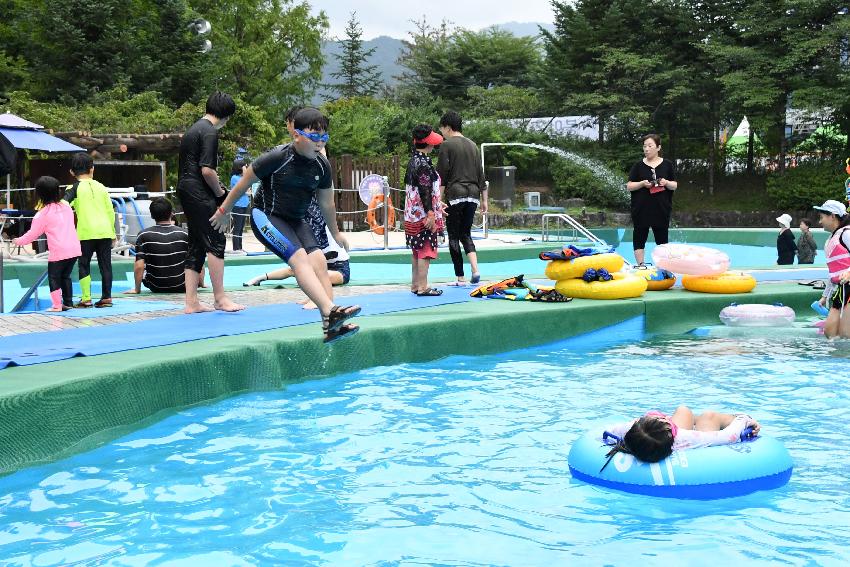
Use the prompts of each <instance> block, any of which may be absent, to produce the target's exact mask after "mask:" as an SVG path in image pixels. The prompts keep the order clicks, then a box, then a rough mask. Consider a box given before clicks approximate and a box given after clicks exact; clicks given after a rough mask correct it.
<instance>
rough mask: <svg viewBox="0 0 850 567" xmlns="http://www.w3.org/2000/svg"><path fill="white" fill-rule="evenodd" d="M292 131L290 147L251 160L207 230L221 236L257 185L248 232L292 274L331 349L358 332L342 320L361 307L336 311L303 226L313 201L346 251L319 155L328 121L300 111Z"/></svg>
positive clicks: (320, 257)
mask: <svg viewBox="0 0 850 567" xmlns="http://www.w3.org/2000/svg"><path fill="white" fill-rule="evenodd" d="M293 126H294V132H295V137H294V140H293V142H292V143H291V144H285V145H281V146H278V147H276V148H274V149H272V150H270V151H268V152H266V153H264V154H263V155H261V156H260V157H258V158H257V159H256V160H254V162H253V163H252V164H251V165H250V166H248V169H247V170H246V171H245V174H244V175H243V176H242V179H241V180H239V182H238V183H237V184H236V185H235V186H234V187H233V189H232V190H231V191H230V194H229V195H228V196H227V198H226V199H225V200H224V203H222V204H221V206H220V207H219V208H218V209H217V210H216V212H215V214H213V216H212V217H211V218H210V224H211V225H212V226H213V227H214V228H216V229H218V230H219V231H220V232H221V233H222V234H224V232H225V231H226V230H227V227H228V226H229V222H230V218H229V217H230V211H231V210H232V209H233V204H234V203H235V202H236V201H237V199H239V197H240V196H242V194H243V193H244V192H245V191H246V190H247V189H248V187H250V186H251V185H252V184H253V183H254V182H256V181H257V180H258V179H259V180H260V182H261V185H260V189H259V190H258V191H256V193H255V194H254V208H253V209H252V211H251V228H252V230H253V232H254V235H255V236H256V237H257V239H258V240H259V241H260V242H262V243H263V244H264V245H265V246H266V247H267V248H268V249H269V250H271V251H272V252H274V253H275V254H277V255H278V256H279V257H280V258H281V259H283V260H284V261H285V262H286V263H287V264H289V266H290V267H291V268H292V271H293V272H295V279H296V280H297V281H298V285H299V286H300V287H301V289H302V291H304V293H305V294H307V297H309V298H310V299H311V300H312V301H313V303H315V304H316V306H318V308H319V311H320V312H321V314H322V328H323V330H324V332H325V342H326V343H329V342H332V341H335V340H337V339H340V338H343V337H346V336H350V335H353V334H354V333H356V332H357V331H358V330H359V327H358V326H357V325H352V324H350V323H346V320H347V319H350V318H351V317H354V316H355V315H357V314H358V313H359V312H360V307H358V306H356V305H350V306H345V307H342V306H339V305H334V303H333V300H332V299H331V298H332V297H333V291H332V288H331V281H330V278H329V276H328V268H327V262H326V260H325V255H324V254H323V253H322V249H321V248H319V245H318V244H317V243H316V237H315V235H314V234H313V230H312V228H311V227H310V224H309V223H308V222H307V221H306V220H304V217H305V216H306V214H307V208H308V207H309V206H310V201H311V200H312V199H313V196H314V195H315V196H316V197H317V200H318V203H319V208H320V209H321V210H322V215H323V216H324V218H325V223H327V226H328V229H329V230H330V232H331V235H332V236H333V237H334V239H335V240H336V241H337V242H338V243H339V244H340V245H341V246H342V247H343V248H345V249H346V250H347V249H348V243H347V242H346V241H345V239H344V237H343V236H342V234H341V233H340V232H339V228H338V226H337V223H336V207H335V205H334V196H333V188H332V186H331V185H332V177H331V168H330V163H329V162H328V159H327V158H326V157H325V156H323V155H322V154H321V150H322V148H324V146H325V144H326V143H327V141H328V135H327V134H326V132H327V129H328V119H327V118H326V117H325V116H324V115H323V114H322V113H321V112H319V111H318V110H316V109H315V108H304V109H301V110H299V111H298V112H297V113H296V115H295V120H294V124H293Z"/></svg>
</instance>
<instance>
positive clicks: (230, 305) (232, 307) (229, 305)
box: [215, 298, 245, 313]
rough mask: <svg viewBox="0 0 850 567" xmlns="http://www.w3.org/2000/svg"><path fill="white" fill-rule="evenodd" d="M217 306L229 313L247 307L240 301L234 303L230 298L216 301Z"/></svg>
mask: <svg viewBox="0 0 850 567" xmlns="http://www.w3.org/2000/svg"><path fill="white" fill-rule="evenodd" d="M215 308H216V309H218V310H219V311H227V312H228V313H233V312H234V311H242V310H243V309H245V306H244V305H240V304H238V303H234V302H232V301H230V299H228V298H224V300H222V301H216V302H215Z"/></svg>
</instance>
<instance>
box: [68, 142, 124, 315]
mask: <svg viewBox="0 0 850 567" xmlns="http://www.w3.org/2000/svg"><path fill="white" fill-rule="evenodd" d="M71 173H72V174H73V175H74V177H76V178H77V181H76V183H74V184H73V185H71V187H70V188H69V189H68V192H67V193H65V200H66V201H68V203H70V204H71V206H72V207H73V208H74V211H75V212H76V213H77V237H79V239H80V249H81V250H82V255H81V256H80V261H79V274H80V288H82V297H81V298H80V302H79V303H77V304H76V305H75V306H74V307H91V306H92V301H91V257H92V254H97V267H98V269H99V270H100V280H101V295H100V300H99V301H98V302H97V303H95V304H94V306H95V307H112V244H113V242H114V241H115V211H114V210H113V209H112V199H110V198H109V192H108V191H107V190H106V187H104V186H103V184H102V183H100V182H98V181H95V180H94V160H93V159H92V157H91V156H90V155H88V154H86V153H78V154H74V156H73V157H72V158H71Z"/></svg>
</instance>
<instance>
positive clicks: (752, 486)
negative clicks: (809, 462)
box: [567, 425, 794, 500]
mask: <svg viewBox="0 0 850 567" xmlns="http://www.w3.org/2000/svg"><path fill="white" fill-rule="evenodd" d="M602 427H604V426H602V425H600V429H598V430H595V431H590V432H588V433H586V434H585V435H583V436H582V437H580V438H579V439H578V440H576V442H575V443H573V446H572V447H571V448H570V454H569V457H568V458H567V460H568V464H569V467H570V472H571V473H572V475H573V477H574V478H576V479H579V480H582V481H584V482H587V483H590V484H594V485H597V486H602V487H605V488H612V489H615V490H622V491H625V492H632V493H635V494H645V495H649V496H661V497H666V498H683V499H692V500H711V499H716V498H729V497H732V496H740V495H743V494H749V493H751V492H755V491H757V490H768V489H772V488H779V487H780V486H783V485H785V484H786V483H787V482H788V480H789V479H790V478H791V472H792V470H793V467H794V463H793V462H792V461H791V457H790V455H789V454H788V451H787V450H786V449H785V447H784V446H783V445H782V443H780V442H779V441H778V440H776V439H772V438H769V437H761V436H759V437H756V438H755V439H753V440H752V441H744V442H740V443H733V444H731V445H719V446H715V447H703V448H700V449H687V450H684V451H673V454H672V455H670V456H669V457H667V458H666V459H664V460H663V461H660V462H658V463H644V462H642V461H639V460H638V459H636V458H635V457H633V456H632V455H628V454H625V453H617V454H616V455H615V456H614V458H613V459H612V460H611V463H610V464H609V465H608V466H607V467H605V470H603V471H600V469H601V468H602V466H603V465H604V464H605V461H606V460H607V458H606V456H605V454H606V453H607V452H608V450H609V449H610V447H608V446H607V445H604V444H603V443H602V429H601V428H602Z"/></svg>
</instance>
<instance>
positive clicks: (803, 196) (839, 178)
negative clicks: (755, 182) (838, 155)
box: [767, 162, 847, 211]
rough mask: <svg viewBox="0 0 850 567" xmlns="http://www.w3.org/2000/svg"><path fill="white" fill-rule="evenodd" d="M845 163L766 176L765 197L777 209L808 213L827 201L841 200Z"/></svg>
mask: <svg viewBox="0 0 850 567" xmlns="http://www.w3.org/2000/svg"><path fill="white" fill-rule="evenodd" d="M846 177H847V174H846V173H845V172H844V164H843V163H841V162H819V163H812V164H803V165H800V166H799V167H795V168H789V169H786V170H785V174H784V175H780V174H779V173H771V174H769V175H768V176H767V194H768V196H770V197H771V198H772V199H773V200H775V202H776V206H777V208H778V209H783V210H799V211H802V210H808V209H811V208H812V207H813V206H815V205H820V204H821V203H823V202H824V201H826V200H827V199H835V200H838V201H844V199H845V191H844V180H845V178H846Z"/></svg>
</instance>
